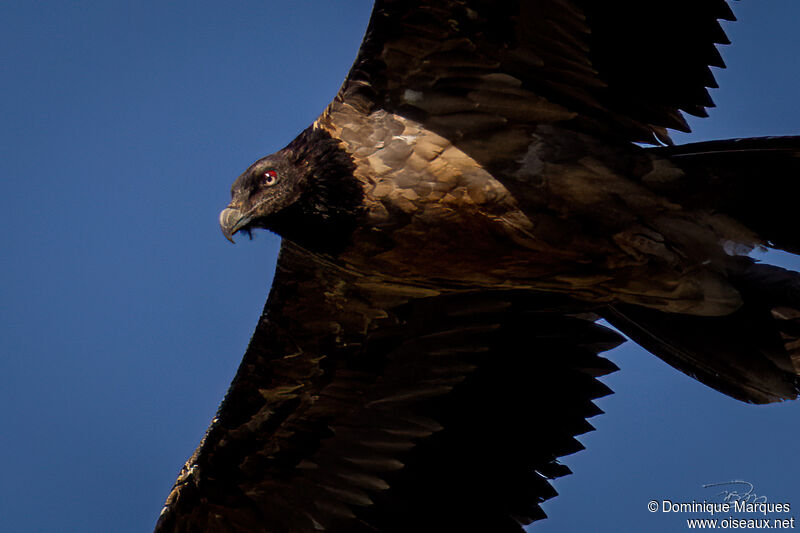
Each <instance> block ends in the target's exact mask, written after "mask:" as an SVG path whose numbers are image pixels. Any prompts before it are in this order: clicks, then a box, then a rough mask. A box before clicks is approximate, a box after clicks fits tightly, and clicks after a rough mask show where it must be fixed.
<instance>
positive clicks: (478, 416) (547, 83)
mask: <svg viewBox="0 0 800 533" xmlns="http://www.w3.org/2000/svg"><path fill="white" fill-rule="evenodd" d="M612 4H613V5H609V4H608V3H604V4H602V5H598V4H597V3H596V2H589V1H583V0H528V1H518V2H515V1H508V2H481V1H468V2H463V1H444V2H427V1H417V2H405V1H399V0H394V1H392V0H378V2H376V6H375V9H374V11H373V15H372V18H371V21H370V25H369V28H368V29H367V34H366V36H365V38H364V42H363V44H362V46H361V49H360V51H359V54H358V57H357V59H356V62H355V64H354V66H353V68H352V69H351V71H350V73H349V75H348V77H347V79H346V81H345V83H344V85H343V86H342V88H341V90H340V92H339V94H338V95H337V96H336V98H335V99H334V101H333V102H332V103H331V104H330V105H329V106H328V108H327V109H326V110H325V112H324V113H323V114H322V115H321V116H320V117H319V118H318V119H317V120H316V121H315V122H314V124H312V125H311V126H310V127H309V128H308V129H307V130H306V131H304V132H303V133H301V134H300V135H299V136H298V137H297V139H295V140H294V141H292V143H290V144H289V145H288V146H287V147H286V148H284V149H283V150H280V151H279V152H277V153H275V154H272V155H270V156H267V157H265V158H262V159H260V160H259V161H257V162H256V163H254V164H253V165H251V166H250V167H249V168H248V169H247V170H246V171H245V172H244V173H243V174H242V175H241V176H240V177H239V178H238V179H237V180H236V181H235V183H234V184H233V187H232V191H231V194H232V200H231V202H230V204H229V205H228V207H227V208H226V209H225V210H224V211H223V212H222V213H221V214H220V225H221V228H222V231H223V233H224V234H225V236H226V237H227V238H229V239H231V240H232V239H233V237H234V235H235V234H236V233H237V232H240V231H251V230H253V229H255V228H267V229H270V230H272V231H275V232H276V233H278V234H280V235H281V236H282V237H283V238H284V241H283V244H282V250H281V254H280V257H279V261H278V267H277V268H278V270H277V273H276V276H275V280H274V283H273V288H272V291H271V293H270V296H269V299H268V301H267V304H266V306H265V310H264V314H263V315H262V317H261V319H260V321H259V324H258V326H257V328H256V331H255V333H254V335H253V338H252V340H251V342H250V346H249V347H248V349H247V352H246V354H245V356H244V359H243V361H242V364H241V367H240V368H239V372H238V373H237V375H236V378H235V379H234V382H233V384H232V385H231V388H230V390H229V392H228V394H227V396H226V398H225V400H224V401H223V403H222V405H221V407H220V410H219V412H218V414H217V417H216V418H215V419H214V421H213V422H212V424H211V427H210V428H209V430H208V433H207V434H206V436H205V438H204V439H203V442H202V443H201V444H200V446H199V447H198V449H197V451H196V452H195V454H194V455H193V456H192V458H191V459H190V460H189V461H188V462H187V464H186V466H185V467H184V469H183V470H182V471H181V474H180V476H179V478H178V481H177V482H176V484H175V487H174V488H173V491H172V492H171V494H170V495H169V497H168V499H167V503H166V506H165V508H164V510H163V512H162V514H161V517H160V519H159V523H158V526H157V528H156V530H157V531H159V532H167V531H175V532H178V531H187V532H188V531H242V532H256V531H287V532H302V531H329V532H339V531H398V532H399V531H433V530H445V529H452V530H461V531H519V530H520V526H521V525H524V524H528V523H530V522H531V521H533V520H536V519H539V518H542V517H543V516H544V513H543V512H542V511H541V509H540V508H539V503H541V502H542V501H544V500H546V499H548V498H550V497H552V496H554V495H555V491H554V490H553V489H552V488H551V487H550V485H549V484H548V483H547V479H552V478H555V477H558V476H562V475H565V474H567V473H569V470H568V469H567V468H566V467H564V466H563V465H561V464H559V463H558V461H557V459H558V457H561V456H563V455H566V454H569V453H573V452H575V451H577V450H579V449H580V448H581V446H580V444H579V443H578V442H577V441H576V440H575V438H574V437H575V436H576V435H579V434H581V433H584V432H586V431H589V430H591V426H590V425H589V424H588V423H587V422H586V419H587V418H589V417H591V416H593V415H595V414H597V413H598V412H599V411H598V410H597V408H596V407H595V406H594V405H593V404H592V400H593V399H595V398H598V397H600V396H603V395H605V394H608V393H609V392H610V391H608V389H607V388H606V387H605V386H604V385H602V384H601V383H600V382H598V381H597V380H596V378H597V377H598V376H602V375H604V374H606V373H608V372H611V371H613V370H615V367H614V366H613V364H611V363H609V362H608V361H606V360H605V359H603V358H602V357H600V356H599V355H598V354H599V353H600V352H602V351H604V350H607V349H610V348H612V347H614V346H616V345H617V344H619V343H620V342H621V340H622V339H621V337H620V336H619V335H617V334H616V333H614V332H612V331H611V330H609V329H607V328H604V327H602V326H599V325H596V324H595V323H594V321H595V320H596V319H597V318H599V317H601V316H602V317H604V318H606V319H607V320H609V321H610V322H611V323H612V324H614V325H615V326H617V327H618V328H619V329H620V330H622V331H623V332H624V333H626V334H628V335H629V336H630V337H631V338H632V339H633V340H635V341H636V342H638V343H640V344H641V345H642V346H643V347H645V348H646V349H648V350H650V351H651V352H653V353H654V354H655V355H657V356H659V357H661V358H663V359H664V360H665V361H667V362H668V363H670V364H672V365H673V366H675V367H677V368H679V369H680V370H682V371H684V372H686V373H687V374H690V375H692V376H693V377H695V378H697V379H699V380H700V381H703V382H704V383H706V384H708V385H710V386H712V387H714V388H716V389H718V390H720V391H722V392H724V393H726V394H729V395H731V396H733V397H735V398H738V399H740V400H743V401H748V402H756V403H764V402H771V401H777V400H782V399H790V398H795V397H796V395H797V391H798V370H799V369H800V356H799V355H798V354H797V351H796V346H797V344H798V343H797V339H798V336H799V335H800V328H798V326H797V321H798V318H800V281H798V278H797V274H795V273H794V272H789V271H786V270H783V269H779V268H776V267H770V266H768V265H760V264H756V263H755V262H754V261H752V260H751V259H749V258H748V257H747V255H746V254H747V252H749V251H750V250H752V249H753V248H754V247H761V246H774V247H778V248H782V249H784V250H787V251H790V252H797V251H798V246H799V245H800V242H798V239H797V237H796V236H795V235H794V234H793V232H792V230H791V228H792V225H791V222H792V217H793V215H792V212H793V211H792V206H791V204H789V201H790V200H789V198H796V196H797V193H798V192H800V191H799V190H797V189H798V186H797V185H795V184H794V183H793V182H792V181H791V180H789V179H788V177H789V176H790V175H792V174H796V173H797V171H799V170H800V164H799V163H798V161H800V159H798V157H797V155H798V153H800V140H798V139H797V138H783V139H746V140H736V141H717V142H714V143H699V144H695V145H685V146H678V147H671V146H670V147H661V148H652V149H645V148H641V147H639V146H637V145H635V144H633V143H634V142H639V143H651V144H658V143H669V138H668V136H667V133H666V131H667V129H668V128H673V129H680V130H686V129H687V127H686V123H685V121H684V119H683V117H682V115H681V112H685V113H690V114H694V115H700V116H702V115H704V114H705V108H706V107H708V106H710V105H712V104H711V100H710V99H709V97H708V93H707V91H706V87H710V86H714V80H713V77H712V76H711V73H710V71H709V68H708V67H709V65H715V66H723V65H722V62H721V59H720V57H719V54H718V53H717V50H716V48H715V44H722V43H726V42H727V41H726V38H725V35H724V34H723V32H722V30H721V29H720V27H719V24H718V22H717V21H718V19H728V20H731V19H732V18H733V17H732V14H731V13H730V10H729V8H728V6H727V4H726V3H725V2H724V1H723V0H705V1H701V2H698V1H696V0H692V1H689V0H686V1H675V2H669V3H650V2H634V1H632V0H631V1H629V0H617V1H615V2H612ZM623 12H624V13H626V15H627V19H626V20H631V21H632V22H631V23H625V24H623V23H622V22H621V21H622V19H621V18H619V13H623ZM676 28H680V32H681V35H682V39H681V40H680V41H679V42H674V40H672V39H669V37H670V36H671V35H672V34H673V33H674V32H675V31H676ZM645 42H646V43H647V46H643V45H642V43H645ZM767 166H769V169H770V172H769V175H768V176H764V175H763V173H762V172H761V169H763V168H766V167H767ZM765 181H768V182H769V183H765ZM765 185H767V186H765ZM766 191H768V192H766ZM698 332H702V335H699V334H698Z"/></svg>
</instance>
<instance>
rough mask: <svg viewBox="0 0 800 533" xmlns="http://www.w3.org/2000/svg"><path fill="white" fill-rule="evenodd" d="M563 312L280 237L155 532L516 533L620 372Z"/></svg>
mask: <svg viewBox="0 0 800 533" xmlns="http://www.w3.org/2000/svg"><path fill="white" fill-rule="evenodd" d="M567 308H574V303H571V302H567V301H565V300H563V299H561V298H560V297H559V298H555V297H553V296H550V295H534V294H530V293H527V294H525V293H519V292H496V293H464V294H451V295H444V294H435V293H432V292H429V291H428V292H422V291H420V290H418V289H414V288H409V287H398V286H389V285H385V284H381V283H379V282H377V281H376V280H372V279H369V278H366V277H363V276H360V275H358V274H355V273H351V272H346V271H343V270H341V269H339V268H337V267H334V266H332V265H330V264H327V263H326V261H325V260H324V259H323V258H321V257H319V256H316V255H314V254H312V253H309V252H307V251H305V250H303V249H301V248H299V247H298V246H296V245H294V244H292V243H291V242H289V241H286V240H285V241H284V244H283V247H282V251H281V255H280V258H279V263H278V271H277V274H276V276H275V281H274V283H273V289H272V291H271V293H270V297H269V299H268V302H267V305H266V308H265V311H264V315H263V316H262V317H261V320H260V321H259V324H258V326H257V328H256V332H255V334H254V335H253V339H252V341H251V342H250V346H249V347H248V349H247V353H246V354H245V357H244V360H243V361H242V364H241V367H240V368H239V371H238V373H237V375H236V377H235V379H234V381H233V384H232V386H231V389H230V391H229V392H228V394H227V396H226V398H225V401H224V402H223V404H222V406H221V407H220V409H219V412H218V414H217V416H216V418H215V419H214V420H213V422H212V424H211V427H210V428H209V430H208V433H207V434H206V436H205V438H204V439H203V441H202V443H201V444H200V446H199V448H198V449H197V451H196V452H195V454H194V455H193V456H192V458H191V459H190V460H189V461H188V462H187V464H186V466H185V467H184V468H183V470H182V471H181V474H180V476H179V478H178V481H177V482H176V484H175V487H174V489H173V490H172V492H171V494H170V495H169V498H168V500H167V503H166V506H165V508H164V510H163V512H162V515H161V517H160V520H159V522H158V525H157V527H156V531H158V532H167V531H169V532H179V531H186V532H188V531H239V532H246V531H292V532H302V531H319V530H325V531H360V530H363V531H375V530H378V531H413V530H417V531H419V530H430V529H433V527H434V525H436V526H441V527H442V528H445V527H447V528H458V527H470V528H471V529H470V530H475V527H476V526H485V527H486V530H487V531H519V528H520V526H519V524H526V523H529V522H530V521H532V520H535V519H537V518H541V517H543V516H544V513H543V512H542V511H541V509H539V507H538V504H539V503H540V502H542V501H544V500H545V499H547V498H550V497H552V496H554V495H555V491H554V490H553V489H552V488H551V487H550V486H549V484H548V483H547V479H548V478H554V477H558V476H561V475H564V474H566V473H568V472H569V470H568V469H567V468H566V467H564V466H562V465H560V464H559V463H558V462H557V461H556V458H557V457H559V456H563V455H566V454H569V453H573V452H575V451H578V450H579V449H581V445H580V444H579V443H578V442H577V441H576V440H575V439H574V438H573V437H574V436H575V435H578V434H581V433H584V432H585V431H588V430H590V429H591V426H590V425H589V424H588V423H587V422H586V421H585V419H586V418H587V417H591V416H593V415H595V414H597V413H598V412H599V410H598V409H597V408H596V407H595V406H594V405H593V404H592V403H591V400H592V399H593V398H597V397H600V396H603V395H605V394H607V393H608V392H609V391H608V389H607V388H606V387H605V386H604V385H602V384H601V383H599V382H598V381H597V380H596V379H595V377H597V376H599V375H603V374H606V373H608V372H610V371H613V370H614V369H615V367H614V366H613V364H611V363H609V362H608V361H606V360H605V359H603V358H601V357H598V356H597V353H598V352H600V351H603V350H606V349H610V348H612V347H614V346H616V345H617V344H618V343H619V342H620V341H621V338H620V337H619V336H618V335H616V334H615V333H613V332H611V331H610V330H607V329H605V328H603V327H601V326H597V325H595V324H594V323H593V321H592V320H591V319H587V318H582V317H576V316H567V315H565V314H563V312H562V311H563V310H564V309H567Z"/></svg>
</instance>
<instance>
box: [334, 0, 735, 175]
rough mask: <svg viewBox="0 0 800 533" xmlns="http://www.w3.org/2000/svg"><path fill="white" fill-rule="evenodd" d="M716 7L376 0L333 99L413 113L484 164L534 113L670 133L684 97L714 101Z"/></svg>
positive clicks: (578, 123)
mask: <svg viewBox="0 0 800 533" xmlns="http://www.w3.org/2000/svg"><path fill="white" fill-rule="evenodd" d="M718 19H726V20H734V17H733V14H732V13H731V11H730V8H729V7H728V5H727V4H726V2H725V0H699V1H698V0H675V1H671V2H638V1H636V0H613V1H611V2H594V1H590V0H539V1H535V2H533V1H528V2H524V1H511V0H505V1H488V0H486V1H470V2H463V1H456V0H450V1H444V2H431V1H427V0H417V1H412V2H409V1H405V0H379V1H377V2H376V4H375V8H374V11H373V14H372V18H371V20H370V23H369V26H368V28H367V33H366V36H365V39H364V42H363V44H362V46H361V49H360V52H359V54H358V58H357V60H356V62H355V64H354V66H353V68H352V70H351V72H350V74H349V76H348V78H347V80H346V81H345V84H344V85H343V87H342V90H341V92H340V95H339V99H340V100H341V101H343V102H347V103H348V104H350V105H352V106H354V107H356V108H358V109H359V110H361V111H362V112H365V111H369V110H372V109H375V108H380V109H385V110H387V111H389V112H392V113H396V114H400V115H403V116H405V117H407V118H411V119H413V120H417V121H419V122H421V123H422V124H423V125H424V126H425V127H426V128H428V129H431V130H433V131H436V132H437V133H439V134H441V135H442V136H444V137H446V138H448V139H450V140H452V141H458V143H459V147H460V148H462V149H464V150H465V151H466V152H467V153H469V154H470V155H471V156H472V157H475V158H476V159H477V160H479V161H481V162H482V163H484V164H486V163H488V162H489V161H487V160H491V159H492V155H491V154H493V153H496V150H498V149H499V150H500V153H501V154H502V157H507V155H508V154H509V153H511V152H513V150H514V149H517V150H518V149H520V146H527V144H528V142H529V141H527V140H526V139H527V137H528V136H529V133H530V129H531V127H532V125H534V124H559V125H560V126H562V127H565V128H569V129H573V130H577V131H582V132H585V133H591V134H594V135H597V136H601V137H602V138H604V139H611V138H616V139H619V140H625V141H639V142H649V143H657V139H659V140H662V141H664V142H668V136H667V134H666V128H673V129H677V130H681V131H688V130H689V127H688V126H687V124H686V122H685V120H684V118H683V117H682V115H681V111H684V112H686V113H689V114H692V115H697V116H706V111H705V108H707V107H710V106H712V105H713V103H712V101H711V99H710V97H709V95H708V91H707V90H706V88H707V87H716V84H715V81H714V77H713V75H712V74H711V71H710V69H709V66H716V67H724V63H723V61H722V59H721V57H720V55H719V53H718V52H717V49H716V47H715V44H716V43H720V44H722V43H725V44H727V43H728V40H727V38H726V36H725V34H724V32H723V31H722V29H721V27H720V25H719V23H718ZM623 21H624V22H623ZM473 139H481V141H482V142H481V143H475V144H471V143H470V141H471V140H473ZM495 158H496V159H498V160H499V159H500V157H499V156H495Z"/></svg>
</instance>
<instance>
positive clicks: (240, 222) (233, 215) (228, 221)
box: [219, 207, 252, 244]
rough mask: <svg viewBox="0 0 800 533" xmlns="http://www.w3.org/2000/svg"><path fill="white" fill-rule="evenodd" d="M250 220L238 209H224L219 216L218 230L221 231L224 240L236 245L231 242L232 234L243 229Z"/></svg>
mask: <svg viewBox="0 0 800 533" xmlns="http://www.w3.org/2000/svg"><path fill="white" fill-rule="evenodd" d="M250 220H252V217H250V216H248V215H245V214H244V213H242V212H241V211H239V210H238V209H235V208H232V207H226V208H225V209H223V210H222V212H221V213H220V214H219V229H221V230H222V234H223V235H225V238H226V239H228V240H229V241H231V242H232V243H234V244H236V243H235V241H234V240H233V236H234V234H236V232H237V231H239V230H240V229H242V228H243V227H245V226H246V225H247V224H248V223H249V222H250Z"/></svg>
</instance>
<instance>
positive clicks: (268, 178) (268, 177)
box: [264, 169, 278, 186]
mask: <svg viewBox="0 0 800 533" xmlns="http://www.w3.org/2000/svg"><path fill="white" fill-rule="evenodd" d="M277 181H278V173H277V172H276V171H274V170H271V169H270V170H267V171H266V172H264V184H265V185H267V186H270V185H275V183H276V182H277Z"/></svg>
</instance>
